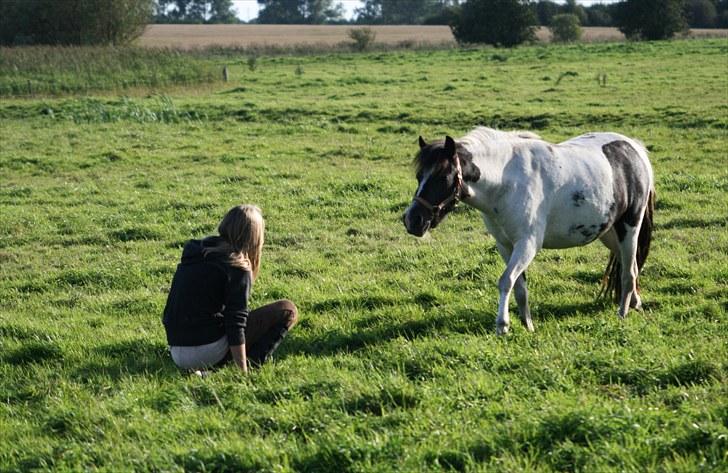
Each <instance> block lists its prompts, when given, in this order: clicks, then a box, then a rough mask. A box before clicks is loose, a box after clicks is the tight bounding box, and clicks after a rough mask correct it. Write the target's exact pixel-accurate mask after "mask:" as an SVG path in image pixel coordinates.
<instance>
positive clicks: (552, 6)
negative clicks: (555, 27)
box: [534, 0, 561, 25]
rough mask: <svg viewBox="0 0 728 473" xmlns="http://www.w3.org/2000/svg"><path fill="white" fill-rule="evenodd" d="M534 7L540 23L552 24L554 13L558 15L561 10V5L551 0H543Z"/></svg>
mask: <svg viewBox="0 0 728 473" xmlns="http://www.w3.org/2000/svg"><path fill="white" fill-rule="evenodd" d="M534 8H535V9H536V17H537V18H538V24H539V25H550V24H551V19H552V18H553V17H554V15H558V14H559V12H560V11H561V7H560V6H559V5H558V4H557V3H556V2H552V1H550V0H541V1H540V2H538V3H536V4H535V6H534Z"/></svg>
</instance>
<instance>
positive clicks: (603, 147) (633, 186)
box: [544, 132, 653, 248]
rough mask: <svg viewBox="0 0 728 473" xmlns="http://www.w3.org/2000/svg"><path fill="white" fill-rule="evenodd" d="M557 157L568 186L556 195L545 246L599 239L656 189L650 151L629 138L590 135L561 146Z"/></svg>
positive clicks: (552, 203)
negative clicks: (650, 190)
mask: <svg viewBox="0 0 728 473" xmlns="http://www.w3.org/2000/svg"><path fill="white" fill-rule="evenodd" d="M554 153H555V155H558V156H559V158H558V161H559V162H561V163H562V164H563V166H562V171H561V172H563V175H562V176H561V181H562V183H563V185H562V186H559V187H558V188H557V189H555V192H554V194H553V195H552V196H551V202H550V204H551V205H549V206H548V207H549V209H550V211H549V218H548V219H547V226H546V231H545V235H544V247H547V248H549V247H551V248H564V247H570V246H580V245H584V244H587V243H589V242H590V241H593V240H594V239H596V238H597V237H599V236H600V235H602V234H603V233H604V232H605V231H606V230H608V229H609V228H610V227H611V226H612V225H613V224H614V223H615V221H616V220H617V219H618V218H619V217H620V215H622V214H624V213H626V212H630V213H632V212H635V211H636V210H637V209H640V208H642V207H643V206H642V201H643V200H644V199H645V196H646V192H648V191H649V189H651V188H652V186H653V183H652V168H651V166H650V163H649V159H648V156H647V150H646V149H645V147H644V145H642V144H641V143H640V142H638V141H637V140H634V139H632V138H629V137H627V136H624V135H620V134H618V133H609V132H605V133H587V134H584V135H581V136H578V137H575V138H572V139H570V140H568V141H565V142H563V143H559V145H558V146H556V147H555V148H554Z"/></svg>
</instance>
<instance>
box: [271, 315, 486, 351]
mask: <svg viewBox="0 0 728 473" xmlns="http://www.w3.org/2000/svg"><path fill="white" fill-rule="evenodd" d="M354 325H355V330H352V331H346V330H335V331H331V332H328V333H327V334H325V335H324V336H316V335H310V336H307V335H299V336H294V337H291V339H290V340H287V341H286V343H285V344H284V346H285V349H284V350H282V351H281V352H282V353H281V355H283V356H285V355H287V354H306V355H316V356H327V355H335V354H339V353H349V352H354V351H357V350H360V349H363V348H368V347H372V346H375V345H378V344H383V343H387V342H389V341H391V340H395V339H398V338H404V339H406V340H415V339H417V338H421V337H427V336H437V335H442V334H444V333H461V334H478V335H483V334H488V333H495V316H493V317H488V316H487V315H486V314H483V313H480V312H477V311H474V310H469V309H464V310H458V311H455V312H450V313H448V314H436V315H430V316H428V317H427V318H426V319H413V320H406V321H402V322H399V323H392V322H391V321H390V322H388V323H378V324H369V323H368V322H367V321H366V320H361V321H359V322H357V323H355V324H354Z"/></svg>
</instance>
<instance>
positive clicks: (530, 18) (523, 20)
mask: <svg viewBox="0 0 728 473" xmlns="http://www.w3.org/2000/svg"><path fill="white" fill-rule="evenodd" d="M535 25H536V16H535V15H534V13H533V10H532V9H531V8H530V7H529V4H528V2H527V1H525V0H468V2H466V3H465V4H464V5H463V6H462V9H461V11H460V15H459V16H458V18H457V19H456V20H455V22H454V23H453V24H452V25H451V28H452V32H453V35H454V36H455V39H456V40H457V41H458V43H486V44H493V45H497V46H506V47H510V46H515V45H517V44H521V43H523V42H525V41H532V40H534V39H535V36H534V27H535Z"/></svg>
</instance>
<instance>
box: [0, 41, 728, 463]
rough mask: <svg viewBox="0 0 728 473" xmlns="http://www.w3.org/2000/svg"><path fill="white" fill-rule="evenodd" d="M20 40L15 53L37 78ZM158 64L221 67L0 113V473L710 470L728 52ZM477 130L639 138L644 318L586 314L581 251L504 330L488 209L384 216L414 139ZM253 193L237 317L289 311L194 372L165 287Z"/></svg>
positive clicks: (404, 175) (538, 273)
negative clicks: (227, 355)
mask: <svg viewBox="0 0 728 473" xmlns="http://www.w3.org/2000/svg"><path fill="white" fill-rule="evenodd" d="M22 49H23V50H25V49H26V48H22ZM29 49H30V50H29V51H26V52H25V54H27V56H24V57H25V60H26V61H28V62H32V63H34V64H33V65H32V66H30V65H25V66H23V65H22V64H18V65H19V67H21V68H23V69H25V70H31V69H32V68H37V69H38V70H46V71H47V70H50V69H51V65H49V64H45V65H44V64H42V62H43V59H44V57H45V56H43V55H42V54H45V52H44V49H43V48H29ZM31 53H36V54H38V55H31ZM167 53H168V54H170V53H169V52H167ZM170 55H176V56H177V59H176V60H179V59H180V58H182V59H184V60H186V61H190V62H191V63H194V64H197V63H198V62H202V63H203V64H204V65H205V67H209V69H210V70H214V71H216V77H217V76H219V71H220V70H221V68H222V66H223V65H224V64H228V65H229V67H230V68H231V82H230V83H227V84H225V83H222V82H214V83H211V84H208V85H205V86H204V87H201V86H197V85H196V86H193V87H190V88H183V87H179V86H174V87H170V88H168V89H166V90H164V92H165V94H164V95H162V96H160V95H156V94H153V95H148V93H147V92H146V91H142V92H136V91H131V92H125V94H124V95H128V97H127V98H124V97H123V96H119V94H116V93H114V92H103V93H101V94H84V96H65V97H50V96H36V97H30V98H28V97H23V98H8V97H5V98H3V100H2V101H0V123H2V126H0V143H1V145H0V169H1V170H2V180H0V216H1V218H0V220H1V221H2V225H0V471H11V472H14V471H23V472H24V471H87V470H99V471H221V472H222V471H236V472H237V471H274V472H280V473H292V472H305V471H308V472H320V471H323V472H329V471H330V472H337V473H338V472H342V471H403V472H439V471H443V470H448V469H449V470H456V471H458V470H459V471H546V472H548V471H588V472H592V471H594V472H605V473H610V472H622V471H652V470H654V471H684V472H691V471H701V470H705V471H722V469H724V468H723V466H724V463H725V452H726V449H727V448H728V444H727V443H726V439H727V438H728V423H727V420H728V388H727V387H728V363H726V360H728V346H727V345H726V343H725V341H726V339H727V338H728V315H726V313H727V312H728V306H727V305H726V300H728V288H727V287H728V286H727V285H728V270H727V269H726V268H728V256H727V255H728V251H726V248H728V221H727V220H726V214H725V196H726V193H727V192H728V162H726V161H727V158H726V154H725V140H726V130H728V117H727V116H726V113H725V111H726V109H727V108H728V103H727V100H728V99H727V98H726V96H725V93H724V92H725V87H724V83H725V82H724V80H725V79H724V74H723V71H724V69H725V41H724V40H690V41H669V42H652V43H604V44H588V45H584V44H576V45H548V46H544V45H538V46H531V47H522V48H515V49H512V50H507V51H497V54H495V53H494V51H493V50H492V49H491V48H469V49H459V50H448V51H417V52H413V51H396V52H389V53H384V52H375V53H365V54H354V53H351V52H349V53H339V54H322V55H319V56H298V57H291V56H269V55H263V56H260V57H259V58H258V61H259V63H260V67H259V69H258V70H256V71H250V70H249V69H248V66H247V64H246V56H245V55H240V54H238V55H237V56H232V55H230V56H225V57H220V56H217V55H205V56H201V53H199V54H192V53H190V54H187V55H178V54H177V53H174V54H170ZM48 57H51V58H52V57H56V56H53V55H51V56H48ZM231 57H237V60H235V61H232V60H231ZM159 59H160V60H161V59H162V58H161V57H160V58H159ZM123 64H124V67H129V66H130V64H132V62H128V63H127V62H125V63H123ZM625 64H629V68H625ZM299 65H300V66H301V67H302V68H303V69H305V74H304V75H302V76H297V75H295V73H294V70H295V68H296V67H297V66H299ZM55 67H62V63H60V62H59V63H58V64H56V65H55ZM190 67H192V66H190ZM5 69H7V68H6V67H0V70H2V71H3V72H4V71H5ZM114 70H115V71H116V74H117V75H119V76H128V75H131V74H126V73H125V72H124V70H123V69H120V68H117V69H114ZM262 72H265V73H262ZM596 72H601V73H603V74H607V75H608V77H609V81H608V83H607V84H606V85H604V86H600V85H599V84H597V83H596V81H594V75H595V73H596ZM86 74H87V72H86V70H85V69H79V70H78V71H77V72H73V68H68V69H63V74H62V75H61V74H60V73H59V75H58V77H59V78H60V77H62V80H63V83H83V82H84V81H86V80H87V79H86V78H85V76H86ZM560 75H564V79H563V80H562V81H561V83H560V84H559V85H558V86H555V81H556V80H557V77H559V76H560ZM59 80H60V79H59ZM656 91H659V92H660V93H656ZM86 95H90V96H86ZM473 97H476V98H477V99H476V100H474V99H473ZM504 97H507V98H508V100H504ZM47 110H52V111H53V113H52V114H50V113H47ZM152 114H154V115H155V116H157V117H159V116H160V114H161V116H162V117H166V118H164V119H161V120H159V119H157V120H151V119H150V117H151V116H152ZM475 124H485V125H489V126H498V127H501V128H504V129H532V130H537V131H538V132H539V133H540V134H541V135H542V136H543V137H544V138H545V139H547V140H549V141H551V142H559V141H561V140H564V139H566V138H569V137H572V136H575V135H578V134H581V133H585V132H588V131H593V130H613V131H617V132H622V133H625V134H627V135H630V136H634V137H636V138H639V139H641V140H642V141H644V142H645V144H646V146H647V147H648V148H649V149H650V159H651V160H652V163H653V165H654V169H655V178H656V186H657V195H658V200H657V212H656V225H657V226H656V229H655V233H654V241H653V246H652V250H651V254H650V258H649V259H648V260H647V264H646V266H645V270H644V273H643V275H642V278H641V280H640V283H641V284H640V285H641V294H642V298H643V302H644V304H645V309H644V311H642V312H633V313H630V315H629V316H628V317H627V318H626V319H625V320H620V319H619V318H618V317H617V316H616V307H615V306H613V305H611V304H609V303H606V302H603V301H595V296H596V293H597V292H598V287H599V280H600V278H601V274H602V270H603V265H604V263H605V262H606V257H607V251H606V249H605V248H604V247H603V246H601V245H600V244H599V243H595V244H592V245H589V246H586V247H582V248H577V249H570V250H548V251H544V252H542V253H540V254H539V256H538V257H537V258H536V261H535V262H534V263H533V265H532V266H531V267H530V268H529V288H530V301H531V309H532V311H533V315H534V321H535V323H536V332H535V333H533V334H529V333H526V332H525V331H524V330H523V329H522V328H521V327H519V326H515V327H514V328H513V330H512V333H511V334H510V335H509V336H508V337H506V338H497V337H496V336H495V335H494V331H495V327H494V325H495V323H494V321H495V312H496V308H497V304H498V294H497V287H496V286H497V280H498V278H499V276H500V274H501V272H502V270H503V267H504V264H503V262H502V261H501V259H500V257H499V255H498V252H497V249H496V248H495V241H494V239H493V238H492V237H490V236H489V235H487V234H484V232H483V226H482V222H481V219H480V216H479V215H478V213H477V212H475V211H473V210H470V209H468V208H467V207H465V206H460V207H459V208H458V210H457V211H456V212H454V213H453V214H451V215H450V216H448V218H447V220H446V221H445V222H444V223H443V224H442V225H440V227H438V228H437V230H436V231H435V232H432V234H431V235H430V236H429V237H428V238H424V239H415V238H412V237H410V236H408V235H407V234H406V232H405V231H404V228H403V226H402V223H401V214H402V212H403V210H404V209H405V208H406V206H407V205H408V204H409V202H410V201H411V198H412V194H413V192H414V190H415V186H416V182H415V179H414V175H413V170H412V168H411V166H410V162H411V159H412V156H413V154H414V153H415V152H416V151H417V136H418V135H420V134H422V135H423V136H425V137H426V138H427V139H428V140H429V139H435V138H438V137H443V136H444V135H445V134H451V135H453V136H459V135H461V134H463V133H465V132H467V131H468V130H470V129H471V128H472V127H473V126H474V125H475ZM241 201H246V202H247V201H251V202H254V203H257V204H258V205H260V206H261V207H262V208H263V211H264V214H265V216H266V219H267V234H266V246H265V249H264V253H263V263H262V269H261V275H260V278H259V279H258V280H257V281H256V284H255V287H254V290H253V294H252V298H253V300H252V305H253V306H254V307H257V306H259V305H262V304H264V303H268V302H271V301H272V300H275V299H278V298H280V297H288V298H291V299H292V300H294V301H295V302H296V303H297V305H298V307H299V309H300V322H299V325H298V326H296V327H295V328H294V329H293V330H292V331H291V332H290V333H289V335H288V337H287V338H286V340H285V341H284V343H283V344H282V345H281V348H280V351H279V352H277V354H276V356H275V359H274V360H273V363H271V364H270V365H266V366H264V367H263V368H262V369H260V370H256V371H254V372H253V373H251V374H250V376H248V377H244V376H241V374H240V373H238V372H237V371H236V370H235V369H234V368H233V367H227V368H224V369H222V370H220V371H217V372H214V373H212V374H211V375H210V376H208V377H206V378H198V377H194V376H186V375H184V374H183V373H180V372H179V371H178V370H177V369H176V368H175V367H174V365H173V363H172V361H171V359H170V357H169V353H168V351H167V349H166V342H165V336H164V331H163V328H162V326H161V323H160V317H161V312H162V310H163V307H164V304H165V298H166V290H167V289H168V288H169V284H170V280H171V278H172V275H173V274H174V268H175V265H176V264H177V262H178V260H179V257H180V253H181V248H182V245H183V244H184V242H185V241H186V240H187V239H189V238H193V237H200V236H203V235H208V234H210V233H212V232H214V231H215V227H216V224H217V222H218V220H219V218H220V217H221V216H222V215H223V214H224V212H225V211H226V210H227V209H228V208H229V207H230V206H231V205H232V204H234V203H237V202H241ZM512 310H513V311H515V310H516V307H515V303H514V304H513V306H512ZM516 325H517V322H516Z"/></svg>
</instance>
